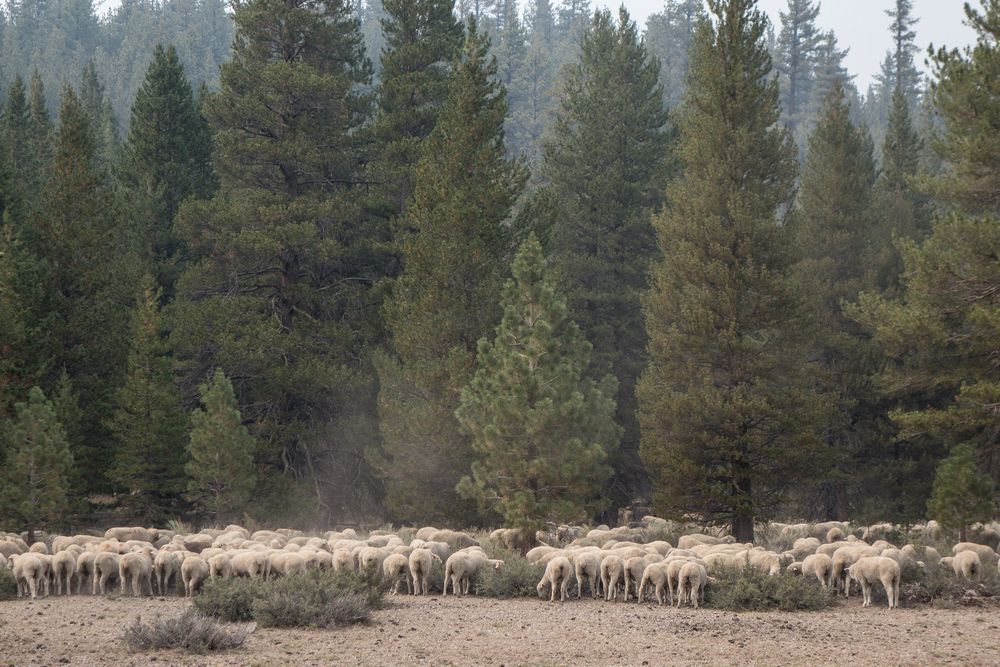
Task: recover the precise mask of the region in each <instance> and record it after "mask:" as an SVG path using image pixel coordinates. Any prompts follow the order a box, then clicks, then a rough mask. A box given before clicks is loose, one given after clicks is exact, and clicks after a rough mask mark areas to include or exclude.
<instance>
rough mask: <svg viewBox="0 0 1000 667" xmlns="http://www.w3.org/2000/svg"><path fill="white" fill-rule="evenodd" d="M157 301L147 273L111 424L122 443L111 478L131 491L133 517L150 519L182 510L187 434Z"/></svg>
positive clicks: (130, 502)
mask: <svg viewBox="0 0 1000 667" xmlns="http://www.w3.org/2000/svg"><path fill="white" fill-rule="evenodd" d="M158 304H159V294H158V291H157V289H156V287H155V286H154V281H153V278H152V277H151V276H147V277H146V278H145V279H144V281H143V286H142V296H141V298H140V299H139V301H138V306H137V308H136V312H135V314H134V316H133V321H132V348H131V350H130V351H129V355H128V374H127V375H126V377H125V383H124V385H123V386H122V387H121V390H120V391H119V392H118V396H117V401H116V403H117V409H116V411H115V414H114V417H113V418H112V423H111V427H112V431H113V433H114V435H115V439H116V440H117V443H118V448H117V451H116V452H115V459H114V465H113V467H112V469H111V471H110V477H111V479H112V480H113V481H114V482H115V483H116V484H118V485H119V486H120V487H121V488H123V489H125V490H126V491H127V492H128V496H126V498H125V503H126V504H127V505H128V507H129V509H130V510H131V511H132V512H133V513H134V516H135V517H137V518H140V517H141V518H148V519H149V520H151V521H152V520H156V521H164V520H165V519H167V518H168V517H169V516H171V515H172V514H173V513H175V512H177V511H178V508H179V506H178V501H179V497H180V494H181V492H182V491H183V490H184V459H185V457H184V444H185V440H186V436H187V419H186V417H185V414H184V411H183V409H182V407H181V400H180V393H179V392H178V391H177V388H176V387H175V386H174V383H173V378H172V376H171V369H170V350H169V349H168V348H167V346H166V344H165V343H164V341H163V339H162V333H163V332H162V323H161V319H160V317H161V316H160V312H159V305H158Z"/></svg>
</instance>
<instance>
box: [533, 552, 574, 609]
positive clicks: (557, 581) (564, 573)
mask: <svg viewBox="0 0 1000 667" xmlns="http://www.w3.org/2000/svg"><path fill="white" fill-rule="evenodd" d="M572 574H573V565H572V564H571V563H570V562H569V559H568V558H566V557H565V556H557V557H556V558H553V559H552V560H550V561H549V562H548V564H547V565H546V566H545V573H544V574H543V575H542V580H541V581H539V582H538V585H537V586H535V590H536V591H538V597H544V594H545V587H546V586H549V587H550V588H551V589H552V592H551V593H550V595H549V602H555V601H556V589H557V588H558V589H559V601H560V602H565V601H566V588H567V587H568V586H569V578H570V576H571V575H572Z"/></svg>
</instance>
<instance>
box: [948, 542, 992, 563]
mask: <svg viewBox="0 0 1000 667" xmlns="http://www.w3.org/2000/svg"><path fill="white" fill-rule="evenodd" d="M963 551H975V552H976V553H977V554H978V555H979V560H980V561H981V562H982V563H984V564H986V565H989V566H991V567H992V566H994V565H996V564H997V561H998V560H1000V554H997V552H996V551H993V549H991V548H990V547H988V546H987V545H985V544H976V543H974V542H959V543H958V544H956V545H955V546H953V547H952V548H951V552H952V553H953V554H955V555H956V556H957V555H958V554H960V553H961V552H963Z"/></svg>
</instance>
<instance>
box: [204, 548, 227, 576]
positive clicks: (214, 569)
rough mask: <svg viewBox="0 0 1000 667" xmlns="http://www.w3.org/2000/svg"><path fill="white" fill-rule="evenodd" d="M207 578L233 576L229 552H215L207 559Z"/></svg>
mask: <svg viewBox="0 0 1000 667" xmlns="http://www.w3.org/2000/svg"><path fill="white" fill-rule="evenodd" d="M207 562H208V578H209V579H215V578H216V577H218V578H220V579H228V578H229V577H231V576H233V566H232V563H231V562H230V556H229V554H216V555H215V556H212V557H211V558H209V559H208V561H207Z"/></svg>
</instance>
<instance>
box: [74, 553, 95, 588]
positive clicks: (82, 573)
mask: <svg viewBox="0 0 1000 667" xmlns="http://www.w3.org/2000/svg"><path fill="white" fill-rule="evenodd" d="M95 558H97V552H96V551H84V552H83V553H82V554H80V555H79V556H77V557H76V594H77V595H79V594H80V591H81V590H82V589H83V584H84V582H91V581H92V579H93V578H95V576H94V559H95Z"/></svg>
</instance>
